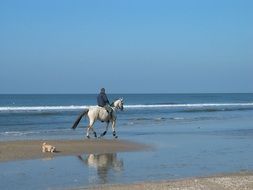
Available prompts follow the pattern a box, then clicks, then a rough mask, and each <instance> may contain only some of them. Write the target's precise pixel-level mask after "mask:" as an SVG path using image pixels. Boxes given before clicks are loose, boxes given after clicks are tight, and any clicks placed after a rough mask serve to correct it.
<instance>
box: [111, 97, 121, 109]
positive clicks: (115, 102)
mask: <svg viewBox="0 0 253 190" xmlns="http://www.w3.org/2000/svg"><path fill="white" fill-rule="evenodd" d="M112 106H113V107H115V108H116V109H120V110H121V111H122V110H123V109H124V103H123V98H120V99H118V100H116V101H114V102H113V103H112Z"/></svg>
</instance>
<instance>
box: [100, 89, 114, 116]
mask: <svg viewBox="0 0 253 190" xmlns="http://www.w3.org/2000/svg"><path fill="white" fill-rule="evenodd" d="M97 103H98V106H100V107H103V108H105V109H106V111H107V112H108V113H109V114H110V116H112V115H111V114H112V108H111V106H110V103H109V100H108V98H107V95H106V93H105V89H104V88H101V90H100V93H99V95H98V96H97Z"/></svg>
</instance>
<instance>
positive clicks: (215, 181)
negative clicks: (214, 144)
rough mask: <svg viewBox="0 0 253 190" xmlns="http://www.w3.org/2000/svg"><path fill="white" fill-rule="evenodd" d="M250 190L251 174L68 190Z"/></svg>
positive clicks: (72, 189)
mask: <svg viewBox="0 0 253 190" xmlns="http://www.w3.org/2000/svg"><path fill="white" fill-rule="evenodd" d="M142 189H145V190H242V189H243V190H252V189H253V172H237V173H230V174H217V175H214V176H208V177H191V178H186V179H176V180H162V181H154V182H150V181H147V182H146V181H144V182H137V183H131V184H106V185H99V186H91V187H77V188H71V189H68V190H142Z"/></svg>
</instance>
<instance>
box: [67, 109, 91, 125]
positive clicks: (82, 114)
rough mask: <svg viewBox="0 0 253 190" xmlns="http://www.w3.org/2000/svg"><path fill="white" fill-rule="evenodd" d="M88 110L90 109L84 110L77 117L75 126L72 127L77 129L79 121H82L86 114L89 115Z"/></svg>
mask: <svg viewBox="0 0 253 190" xmlns="http://www.w3.org/2000/svg"><path fill="white" fill-rule="evenodd" d="M88 111H89V110H88V109H87V110H84V111H83V112H82V113H81V114H80V115H79V116H78V118H77V119H76V121H75V123H74V124H73V126H72V127H71V128H72V129H75V128H76V127H77V125H78V124H79V122H80V121H81V119H82V117H83V116H84V115H87V113H88Z"/></svg>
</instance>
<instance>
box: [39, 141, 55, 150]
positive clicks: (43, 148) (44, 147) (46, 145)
mask: <svg viewBox="0 0 253 190" xmlns="http://www.w3.org/2000/svg"><path fill="white" fill-rule="evenodd" d="M55 151H56V149H55V147H54V146H52V145H50V144H47V143H46V142H44V143H43V144H42V152H51V153H52V152H55Z"/></svg>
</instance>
